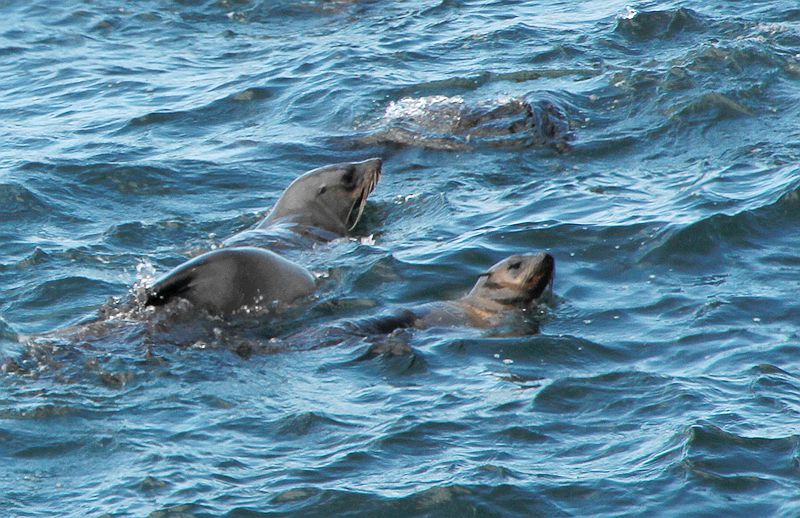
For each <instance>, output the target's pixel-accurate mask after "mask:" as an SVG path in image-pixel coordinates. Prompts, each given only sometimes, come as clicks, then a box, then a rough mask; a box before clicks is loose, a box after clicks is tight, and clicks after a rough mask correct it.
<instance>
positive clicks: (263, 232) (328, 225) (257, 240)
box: [223, 158, 382, 248]
mask: <svg viewBox="0 0 800 518" xmlns="http://www.w3.org/2000/svg"><path fill="white" fill-rule="evenodd" d="M381 168H382V161H381V159H380V158H370V159H369V160H364V161H363V162H345V163H341V164H333V165H327V166H324V167H320V168H318V169H313V170H311V171H308V172H307V173H305V174H303V175H302V176H300V177H298V178H297V179H296V180H294V181H293V182H292V183H291V184H290V185H289V187H287V188H286V190H285V191H284V192H283V194H281V197H280V198H279V199H278V201H277V202H276V203H275V205H274V206H273V207H272V209H271V210H270V212H269V213H268V214H267V216H266V218H264V220H263V221H261V222H260V223H259V224H258V225H257V226H256V227H255V228H253V229H250V230H245V231H244V232H241V233H239V234H236V235H234V236H233V237H231V238H229V239H227V240H225V241H224V242H223V245H224V246H242V245H255V246H267V247H270V248H273V247H276V246H277V247H280V246H282V245H283V246H286V245H290V246H291V245H293V246H302V245H304V244H307V243H306V242H305V239H298V236H301V237H302V238H310V239H311V240H312V242H313V241H332V240H333V239H336V238H338V237H342V236H344V235H346V234H347V232H348V231H350V230H352V229H353V228H354V227H355V226H356V224H357V223H358V221H359V219H361V215H362V214H363V212H364V206H365V205H366V203H367V197H368V196H369V195H370V194H371V193H372V191H373V190H374V189H375V186H376V185H377V184H378V180H380V177H381Z"/></svg>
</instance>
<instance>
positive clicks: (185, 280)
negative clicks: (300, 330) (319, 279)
mask: <svg viewBox="0 0 800 518" xmlns="http://www.w3.org/2000/svg"><path fill="white" fill-rule="evenodd" d="M315 287H316V283H315V281H314V276H313V275H312V274H311V273H310V272H309V271H308V270H306V269H305V268H303V267H302V266H300V265H298V264H295V263H293V262H292V261H289V260H288V259H284V258H283V257H281V256H279V255H278V254H275V253H273V252H270V251H269V250H264V249H261V248H253V247H241V248H222V249H219V250H214V251H211V252H207V253H205V254H202V255H200V256H197V257H195V258H194V259H191V260H189V261H186V262H185V263H183V264H181V265H179V266H177V267H176V268H174V269H173V270H172V271H170V272H168V273H166V274H165V275H164V276H162V277H161V278H160V279H158V280H157V281H156V282H155V284H153V286H151V287H150V288H148V289H147V300H146V302H145V304H147V305H152V306H161V305H164V304H166V303H168V302H169V301H171V300H173V299H174V298H176V297H177V298H181V299H185V300H188V301H189V302H191V303H192V305H193V306H195V307H198V308H202V309H205V310H206V311H208V312H210V313H216V314H219V313H233V312H235V311H237V310H239V309H241V308H255V309H258V308H263V307H268V306H270V305H272V304H275V303H278V304H290V303H292V302H294V301H296V300H297V299H299V298H301V297H305V296H307V295H310V294H312V293H313V292H314V289H315Z"/></svg>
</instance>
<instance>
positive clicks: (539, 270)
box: [529, 252, 556, 300]
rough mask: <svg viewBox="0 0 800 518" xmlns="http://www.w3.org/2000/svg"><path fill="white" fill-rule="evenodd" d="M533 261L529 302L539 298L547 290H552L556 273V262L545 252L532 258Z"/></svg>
mask: <svg viewBox="0 0 800 518" xmlns="http://www.w3.org/2000/svg"><path fill="white" fill-rule="evenodd" d="M532 259H533V260H534V261H535V263H534V265H533V268H532V275H531V278H530V292H529V293H530V297H531V300H535V299H538V298H539V297H541V296H542V295H543V294H544V292H545V291H547V289H548V288H552V286H553V279H554V278H555V273H556V260H555V258H554V257H553V256H552V255H550V254H548V253H547V252H542V253H540V254H537V255H535V256H533V257H532Z"/></svg>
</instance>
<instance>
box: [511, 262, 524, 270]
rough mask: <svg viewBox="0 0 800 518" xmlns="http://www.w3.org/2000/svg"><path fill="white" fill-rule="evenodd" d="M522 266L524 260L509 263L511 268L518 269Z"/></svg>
mask: <svg viewBox="0 0 800 518" xmlns="http://www.w3.org/2000/svg"><path fill="white" fill-rule="evenodd" d="M520 266H522V261H517V262H515V263H511V264H509V265H508V269H509V270H518V269H519V267H520Z"/></svg>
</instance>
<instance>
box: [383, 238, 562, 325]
mask: <svg viewBox="0 0 800 518" xmlns="http://www.w3.org/2000/svg"><path fill="white" fill-rule="evenodd" d="M554 277H555V259H553V256H552V255H550V254H547V253H539V254H529V255H512V256H511V257H507V258H506V259H503V260H502V261H500V262H499V263H497V264H495V265H494V266H492V267H491V268H489V270H487V271H486V272H484V273H482V274H480V276H479V277H478V281H477V282H476V283H475V286H473V288H472V290H470V292H469V293H468V294H467V295H465V296H463V297H461V298H459V299H457V300H453V301H447V302H434V303H430V304H424V305H422V306H419V307H417V308H414V309H411V310H405V311H402V312H401V313H400V314H399V315H396V316H395V317H394V318H390V319H389V320H388V321H386V322H384V325H383V326H382V329H381V332H387V331H391V330H393V329H396V328H399V327H414V328H417V329H425V328H429V327H455V326H468V327H478V328H489V327H496V326H498V325H500V324H502V323H503V322H504V321H506V320H507V319H508V316H509V315H508V313H509V312H512V311H515V310H521V309H525V308H527V307H529V306H530V305H532V304H533V303H534V302H536V301H538V300H539V298H540V297H542V295H544V294H545V293H546V292H548V291H549V290H550V289H552V285H553V278H554ZM398 317H399V318H398ZM385 324H389V325H388V326H387V325H385ZM398 324H399V325H398ZM402 324H405V325H402ZM387 327H389V328H393V329H387Z"/></svg>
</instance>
